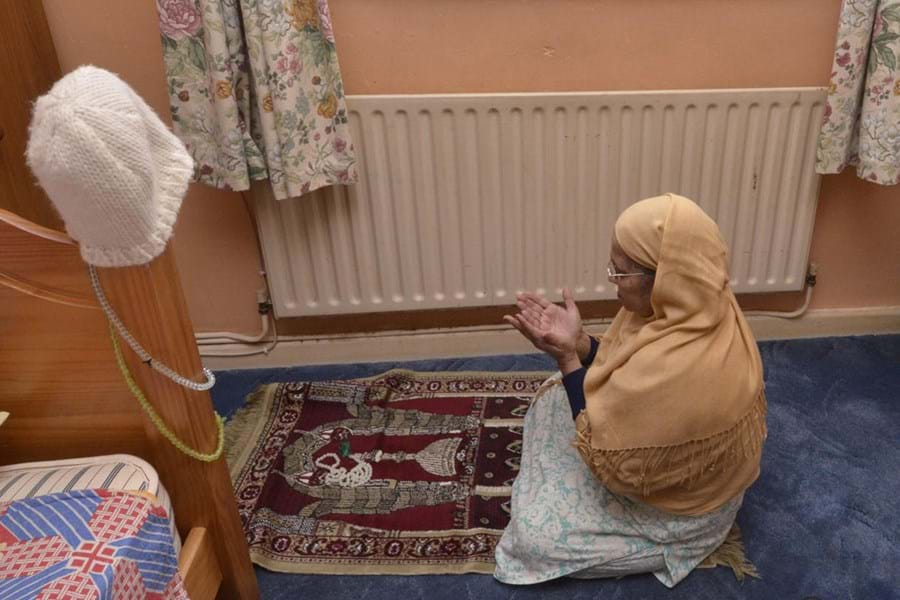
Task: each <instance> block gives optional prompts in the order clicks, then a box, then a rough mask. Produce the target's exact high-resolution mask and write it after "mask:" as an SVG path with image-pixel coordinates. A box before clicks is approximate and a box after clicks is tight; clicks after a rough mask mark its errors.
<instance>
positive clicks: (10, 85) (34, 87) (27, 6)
mask: <svg viewBox="0 0 900 600" xmlns="http://www.w3.org/2000/svg"><path fill="white" fill-rule="evenodd" d="M0 40H3V41H2V43H0V73H3V93H2V94H0V208H5V209H7V210H11V211H12V212H15V213H18V214H19V215H22V216H23V217H25V218H27V219H29V220H30V221H33V222H35V223H39V224H41V225H45V226H48V227H54V228H56V229H60V228H61V227H62V221H61V220H60V218H59V216H58V215H57V214H56V211H55V210H54V209H53V207H52V205H51V204H50V201H49V200H48V199H47V196H46V195H45V194H44V192H43V190H41V188H39V187H38V186H37V185H36V184H35V182H34V177H33V176H32V174H31V171H29V170H28V167H27V166H26V165H25V144H26V142H27V140H28V124H29V122H30V121H31V106H32V103H33V102H34V101H35V99H37V97H38V96H40V95H41V94H43V93H45V92H46V91H47V90H49V89H50V87H51V86H52V85H53V82H55V81H56V80H57V79H59V77H60V75H61V73H60V68H59V61H58V60H57V58H56V50H55V48H54V47H53V39H52V38H51V37H50V29H49V28H48V27H47V17H46V16H45V15H44V8H43V4H42V3H41V2H40V0H3V2H0Z"/></svg>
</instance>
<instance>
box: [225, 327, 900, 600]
mask: <svg viewBox="0 0 900 600" xmlns="http://www.w3.org/2000/svg"><path fill="white" fill-rule="evenodd" d="M760 348H761V352H762V358H763V363H764V365H765V369H766V384H767V396H768V400H769V417H768V425H769V439H768V441H767V442H766V446H765V451H764V454H763V461H762V475H761V476H760V478H759V480H758V481H757V482H756V483H755V484H754V485H753V487H752V488H750V490H749V491H748V492H747V494H746V497H745V500H744V507H743V508H742V509H741V512H740V513H739V516H738V523H739V524H740V525H741V529H742V530H743V534H744V542H745V544H746V548H747V554H748V556H749V557H750V558H751V560H753V562H754V563H755V564H756V565H757V567H758V568H759V571H760V573H761V574H762V579H761V580H754V579H750V580H746V581H744V582H743V583H738V582H737V581H736V580H735V578H734V576H733V575H732V573H731V571H729V570H727V569H724V568H717V569H711V570H706V569H704V570H697V571H694V572H693V573H692V574H691V575H689V576H688V578H687V579H685V580H684V581H683V582H682V583H680V584H679V585H678V586H677V587H676V588H675V589H673V590H668V589H666V588H665V587H664V586H663V585H662V584H661V583H659V582H658V581H657V580H656V579H655V578H654V577H653V576H651V575H641V576H635V577H626V578H624V579H620V580H594V581H583V580H580V581H576V580H570V579H562V580H558V581H553V582H549V583H546V584H541V585H536V586H529V587H513V586H507V585H503V584H501V583H498V582H497V581H495V580H494V579H493V578H492V577H490V576H488V575H420V576H386V575H385V576H339V575H287V574H281V573H271V572H269V571H266V570H263V569H259V568H258V569H257V570H256V572H257V576H258V578H259V585H260V589H261V591H262V596H263V598H265V599H267V600H269V599H271V600H275V599H287V598H292V599H293V598H329V599H330V600H339V599H343V598H346V599H348V600H350V599H352V600H363V599H372V600H397V599H403V600H408V599H412V598H427V599H429V600H439V599H443V598H447V599H451V598H452V599H454V600H457V599H463V598H472V599H479V600H482V599H493V598H548V599H551V600H555V599H559V600H580V599H587V598H601V599H626V598H627V599H645V598H666V599H673V600H674V599H691V600H693V599H698V598H702V599H705V598H710V599H716V600H720V599H721V600H725V599H729V598H740V599H745V598H749V599H752V598H758V599H761V600H787V599H797V600H801V599H802V598H806V597H809V596H815V597H818V598H822V599H823V600H824V599H841V600H846V599H857V600H859V599H862V600H868V599H872V600H890V599H895V598H896V599H900V336H867V337H853V338H821V339H815V340H790V341H776V342H763V343H761V344H760ZM391 368H407V369H414V370H419V371H455V370H478V371H534V370H552V369H553V368H554V365H553V364H552V363H551V362H550V361H549V360H548V359H547V358H546V357H544V356H541V355H525V356H501V357H481V358H466V359H452V360H428V361H413V362H405V363H373V364H355V365H329V366H316V367H296V368H289V369H254V370H246V371H222V372H219V373H216V377H217V378H218V384H217V385H216V387H215V388H214V389H213V402H214V403H215V405H216V408H217V409H218V410H219V411H220V412H222V413H223V414H226V415H227V414H230V413H232V412H234V410H235V409H236V408H237V407H239V406H240V405H241V403H242V401H243V398H244V396H245V395H246V394H248V393H250V392H251V391H252V390H253V389H255V387H256V386H257V385H259V384H261V383H267V382H272V381H291V380H322V379H345V378H353V377H367V376H370V375H375V374H377V373H380V372H383V371H386V370H388V369H391Z"/></svg>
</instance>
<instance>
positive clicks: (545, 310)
mask: <svg viewBox="0 0 900 600" xmlns="http://www.w3.org/2000/svg"><path fill="white" fill-rule="evenodd" d="M563 301H564V302H565V305H564V306H560V305H558V304H553V303H552V302H550V301H549V300H547V299H546V298H542V297H541V296H538V295H537V294H532V293H531V292H524V293H522V294H518V295H517V296H516V304H517V305H518V307H519V312H518V313H517V314H515V315H505V316H504V317H503V320H504V321H506V322H507V323H509V324H510V325H512V326H513V327H515V328H516V329H518V330H519V332H520V333H521V334H522V335H524V336H525V337H526V338H527V339H528V340H529V341H530V342H531V343H532V344H534V346H535V347H536V348H537V349H538V350H542V351H543V352H546V353H547V354H549V355H550V356H552V357H553V358H555V359H556V360H557V361H559V360H561V359H564V358H567V357H570V356H571V355H573V354H575V355H577V350H576V348H577V344H578V339H579V336H580V335H581V313H579V312H578V307H577V306H575V300H574V299H573V298H572V292H570V291H569V289H568V288H565V289H563Z"/></svg>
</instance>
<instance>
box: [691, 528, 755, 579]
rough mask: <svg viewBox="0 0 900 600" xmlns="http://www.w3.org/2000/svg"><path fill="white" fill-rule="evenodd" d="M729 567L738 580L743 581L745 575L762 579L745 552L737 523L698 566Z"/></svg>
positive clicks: (704, 567)
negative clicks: (719, 544)
mask: <svg viewBox="0 0 900 600" xmlns="http://www.w3.org/2000/svg"><path fill="white" fill-rule="evenodd" d="M720 566H721V567H729V568H730V569H731V570H732V571H734V576H735V578H736V579H737V580H738V581H743V580H744V577H745V576H749V577H755V578H756V579H760V575H759V571H757V570H756V566H755V565H754V564H753V563H752V562H750V561H749V560H748V559H747V555H746V554H745V552H744V542H742V541H741V529H740V527H738V524H737V523H734V524H733V525H732V526H731V530H730V531H729V532H728V536H726V538H725V541H724V542H722V545H721V546H719V547H718V548H716V549H715V550H713V552H712V554H710V555H709V556H707V557H706V558H705V559H704V560H703V562H702V563H700V565H699V566H698V568H701V569H712V568H714V567H720Z"/></svg>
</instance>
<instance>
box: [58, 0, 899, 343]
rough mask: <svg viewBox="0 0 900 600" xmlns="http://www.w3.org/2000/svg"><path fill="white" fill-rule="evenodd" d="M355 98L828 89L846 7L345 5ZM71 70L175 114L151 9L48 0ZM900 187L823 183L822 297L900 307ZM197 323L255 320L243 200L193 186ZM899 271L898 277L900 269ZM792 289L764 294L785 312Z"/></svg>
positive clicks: (339, 10)
mask: <svg viewBox="0 0 900 600" xmlns="http://www.w3.org/2000/svg"><path fill="white" fill-rule="evenodd" d="M330 6H331V10H332V14H333V18H334V27H335V32H336V36H337V43H338V51H339V56H340V62H341V68H342V71H343V74H344V83H345V86H346V89H347V92H348V93H350V94H374V93H429V92H431V93H434V92H514V91H516V92H521V91H584V90H627V89H690V88H734V87H775V86H807V85H827V83H828V76H829V70H830V66H831V52H832V47H833V43H834V37H835V32H836V27H837V16H838V10H839V7H840V0H793V1H792V2H784V0H754V2H734V1H724V0H679V1H678V2H663V1H661V0H660V1H656V2H634V1H633V0H480V1H478V2H475V1H461V0H427V1H423V0H331V1H330ZM44 7H45V10H46V12H47V18H48V21H49V23H50V29H51V31H52V33H53V39H54V42H55V44H56V49H57V53H58V54H59V59H60V64H61V66H62V68H63V71H69V70H71V69H72V68H74V67H76V66H77V65H79V64H84V63H92V64H95V65H99V66H102V67H105V68H108V69H110V70H112V71H114V72H117V73H118V74H119V75H120V76H122V77H123V78H124V79H126V80H127V81H128V82H129V83H130V84H131V85H132V86H133V87H134V88H135V89H136V90H137V91H138V93H140V94H141V95H142V96H143V97H144V98H145V99H146V100H147V101H148V102H149V103H150V104H151V105H152V106H153V107H154V108H155V109H156V110H157V112H159V113H160V114H161V115H163V116H164V118H166V119H167V118H168V102H167V99H166V97H165V85H164V74H163V65H162V59H161V50H160V45H159V35H158V30H157V27H156V13H155V8H154V5H153V3H152V2H150V1H149V0H147V1H144V2H121V3H119V2H116V3H113V2H105V1H101V0H80V1H79V2H70V1H68V0H44ZM898 230H900V189H898V188H896V187H894V188H882V187H879V186H876V185H874V184H870V183H865V182H861V181H858V180H857V179H855V178H854V177H853V176H852V175H850V174H849V173H845V174H844V175H841V176H828V177H825V178H824V180H823V184H822V194H821V201H820V207H819V212H818V214H817V218H816V229H815V233H814V239H813V245H812V260H814V261H816V262H817V263H819V266H820V271H819V272H820V284H819V287H818V288H817V289H816V294H815V296H814V301H813V306H814V307H818V308H825V307H835V308H836V307H861V306H883V305H900V278H898V277H897V276H896V267H897V265H898V264H900V242H898V241H897V239H896V232H897V231H898ZM174 247H175V253H176V257H177V260H178V265H179V269H180V271H181V276H182V279H183V285H184V289H185V293H186V295H187V299H188V304H189V307H190V311H191V317H192V319H193V321H194V324H195V326H196V328H197V329H199V330H204V331H209V330H221V329H231V330H242V331H252V330H253V329H254V328H255V327H256V325H257V322H258V320H257V316H256V311H255V290H256V288H257V287H258V286H259V277H258V275H257V273H256V270H257V269H258V261H259V257H258V252H257V249H256V246H255V242H254V239H253V231H252V225H251V223H250V220H249V218H248V216H247V212H246V210H245V208H244V206H243V203H242V201H241V197H240V195H238V194H235V193H232V192H222V191H217V190H211V189H207V188H203V187H200V186H193V187H192V189H191V191H190V193H189V195H188V198H187V200H186V202H185V206H184V209H183V211H182V215H181V217H180V218H179V223H178V226H177V228H176V235H175V238H174ZM891 269H893V273H891ZM792 301H794V298H792V297H788V298H785V297H784V295H780V296H779V297H772V296H767V297H760V298H753V299H752V304H753V305H754V306H757V307H759V306H773V307H774V306H781V305H784V304H785V303H788V304H790V303H791V302H792Z"/></svg>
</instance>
